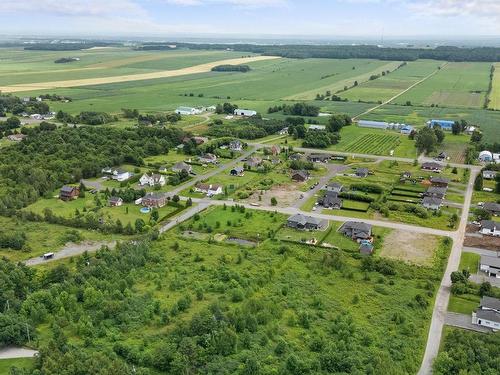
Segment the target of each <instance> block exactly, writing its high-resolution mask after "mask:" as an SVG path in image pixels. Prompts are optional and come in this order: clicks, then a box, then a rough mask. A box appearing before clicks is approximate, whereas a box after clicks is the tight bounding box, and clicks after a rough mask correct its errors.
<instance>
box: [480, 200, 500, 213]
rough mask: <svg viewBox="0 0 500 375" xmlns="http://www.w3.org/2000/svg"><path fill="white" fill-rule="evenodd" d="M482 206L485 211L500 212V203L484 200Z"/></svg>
mask: <svg viewBox="0 0 500 375" xmlns="http://www.w3.org/2000/svg"><path fill="white" fill-rule="evenodd" d="M483 208H484V209H485V210H486V211H492V212H500V204H498V203H495V202H485V203H484V205H483Z"/></svg>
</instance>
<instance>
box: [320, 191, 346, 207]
mask: <svg viewBox="0 0 500 375" xmlns="http://www.w3.org/2000/svg"><path fill="white" fill-rule="evenodd" d="M318 204H319V205H321V206H323V207H324V208H333V209H336V210H340V209H341V208H342V199H340V198H339V196H338V195H337V193H334V192H333V191H327V192H326V194H325V196H324V197H323V198H320V200H319V201H318Z"/></svg>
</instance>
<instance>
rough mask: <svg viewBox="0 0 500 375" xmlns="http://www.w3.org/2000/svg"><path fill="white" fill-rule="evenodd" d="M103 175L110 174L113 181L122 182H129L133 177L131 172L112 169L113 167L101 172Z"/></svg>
mask: <svg viewBox="0 0 500 375" xmlns="http://www.w3.org/2000/svg"><path fill="white" fill-rule="evenodd" d="M101 172H102V173H104V174H109V175H111V178H112V179H113V180H116V181H119V182H122V181H127V180H128V179H129V178H130V177H132V176H133V174H132V173H131V172H129V171H126V170H124V169H121V168H111V167H106V168H103V169H102V170H101Z"/></svg>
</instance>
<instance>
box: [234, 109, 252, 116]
mask: <svg viewBox="0 0 500 375" xmlns="http://www.w3.org/2000/svg"><path fill="white" fill-rule="evenodd" d="M234 115H235V116H244V117H253V116H256V115H257V111H253V110H251V109H239V108H238V109H235V110H234Z"/></svg>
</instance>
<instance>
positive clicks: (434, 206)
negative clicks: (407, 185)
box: [422, 197, 443, 211]
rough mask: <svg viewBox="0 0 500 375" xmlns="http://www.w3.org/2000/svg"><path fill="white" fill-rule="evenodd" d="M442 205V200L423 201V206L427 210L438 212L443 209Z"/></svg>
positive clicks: (429, 198)
mask: <svg viewBox="0 0 500 375" xmlns="http://www.w3.org/2000/svg"><path fill="white" fill-rule="evenodd" d="M442 204H443V199H442V198H437V197H424V199H422V206H424V208H427V209H428V210H434V211H437V210H439V209H440V208H441V205H442Z"/></svg>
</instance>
